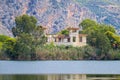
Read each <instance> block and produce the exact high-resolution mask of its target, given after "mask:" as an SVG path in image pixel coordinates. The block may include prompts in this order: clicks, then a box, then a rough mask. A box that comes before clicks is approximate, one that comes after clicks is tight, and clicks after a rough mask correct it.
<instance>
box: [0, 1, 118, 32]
mask: <svg viewBox="0 0 120 80" xmlns="http://www.w3.org/2000/svg"><path fill="white" fill-rule="evenodd" d="M119 3H120V1H119V0H0V22H1V23H2V26H3V27H4V26H5V27H7V28H8V29H9V30H11V28H12V27H14V26H15V21H14V20H15V17H16V16H19V15H23V14H28V15H33V16H35V17H36V18H37V20H38V23H37V25H42V26H46V27H48V31H49V32H51V33H54V32H57V31H59V30H61V29H63V28H65V27H67V26H75V27H78V25H79V23H80V22H81V21H82V20H84V19H86V18H90V19H93V20H96V21H98V22H100V23H105V24H110V25H113V26H115V28H116V29H117V30H118V31H119V29H120V28H119V27H120V6H119Z"/></svg>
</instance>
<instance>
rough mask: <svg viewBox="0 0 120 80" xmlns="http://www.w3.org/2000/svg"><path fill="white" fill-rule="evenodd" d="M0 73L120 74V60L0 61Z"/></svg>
mask: <svg viewBox="0 0 120 80" xmlns="http://www.w3.org/2000/svg"><path fill="white" fill-rule="evenodd" d="M0 74H120V61H0Z"/></svg>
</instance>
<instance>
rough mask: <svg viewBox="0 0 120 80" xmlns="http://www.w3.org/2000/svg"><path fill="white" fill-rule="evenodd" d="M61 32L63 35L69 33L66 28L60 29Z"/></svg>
mask: <svg viewBox="0 0 120 80" xmlns="http://www.w3.org/2000/svg"><path fill="white" fill-rule="evenodd" d="M61 34H64V35H69V31H68V30H66V29H65V30H62V31H61Z"/></svg>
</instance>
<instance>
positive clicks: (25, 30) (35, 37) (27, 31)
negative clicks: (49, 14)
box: [12, 15, 46, 60]
mask: <svg viewBox="0 0 120 80" xmlns="http://www.w3.org/2000/svg"><path fill="white" fill-rule="evenodd" d="M15 22H16V27H14V28H13V29H12V32H13V34H14V36H16V39H17V41H16V44H15V46H14V54H18V59H20V60H30V59H35V52H36V51H35V49H36V48H37V47H38V46H42V45H44V44H45V42H46V37H45V35H44V31H43V30H44V29H43V27H42V26H36V23H37V20H36V18H34V17H33V16H28V15H22V16H18V17H16V19H15Z"/></svg>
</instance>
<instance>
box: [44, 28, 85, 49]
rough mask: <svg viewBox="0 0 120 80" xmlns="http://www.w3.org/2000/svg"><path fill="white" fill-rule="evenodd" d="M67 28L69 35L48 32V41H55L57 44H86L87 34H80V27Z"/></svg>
mask: <svg viewBox="0 0 120 80" xmlns="http://www.w3.org/2000/svg"><path fill="white" fill-rule="evenodd" d="M66 30H68V31H69V34H68V35H64V34H47V35H46V36H47V43H48V44H49V43H51V42H53V43H54V44H55V45H66V46H68V45H72V46H74V47H76V46H85V45H86V36H87V35H86V34H79V31H80V30H79V28H74V27H68V28H67V29H66Z"/></svg>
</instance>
